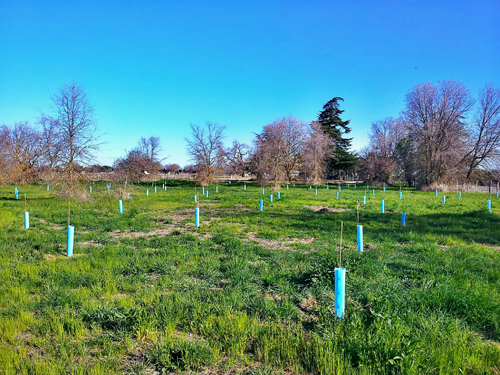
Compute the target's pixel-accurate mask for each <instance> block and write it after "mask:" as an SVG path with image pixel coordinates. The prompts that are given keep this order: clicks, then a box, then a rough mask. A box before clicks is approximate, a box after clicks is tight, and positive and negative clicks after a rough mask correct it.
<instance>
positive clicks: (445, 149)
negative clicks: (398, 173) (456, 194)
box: [404, 81, 473, 185]
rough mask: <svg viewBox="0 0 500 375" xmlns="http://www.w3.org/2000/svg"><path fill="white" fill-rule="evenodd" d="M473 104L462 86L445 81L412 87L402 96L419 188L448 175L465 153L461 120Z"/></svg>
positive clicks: (462, 120) (464, 134)
mask: <svg viewBox="0 0 500 375" xmlns="http://www.w3.org/2000/svg"><path fill="white" fill-rule="evenodd" d="M472 104H473V101H472V100H471V98H470V96H469V91H468V90H467V89H466V88H465V86H464V85H462V84H460V83H457V82H454V81H446V82H440V83H439V85H438V86H437V87H436V86H432V84H430V83H424V84H422V85H418V86H415V87H414V88H413V90H412V91H411V92H409V93H408V94H407V96H406V109H405V111H404V116H405V120H406V123H407V124H408V131H409V134H410V135H411V136H412V138H413V139H415V140H416V142H417V152H418V162H419V164H420V165H419V171H420V176H419V184H420V185H430V184H432V183H433V182H435V181H437V180H439V179H440V178H441V177H443V176H444V175H445V173H446V172H451V171H452V170H453V168H455V167H456V166H457V165H458V164H459V163H460V160H461V156H462V155H463V153H464V151H465V147H466V144H465V138H466V130H465V124H464V118H465V115H466V113H467V111H468V110H469V109H470V108H471V106H472Z"/></svg>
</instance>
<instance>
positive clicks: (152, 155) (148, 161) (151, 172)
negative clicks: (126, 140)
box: [114, 137, 163, 180]
mask: <svg viewBox="0 0 500 375" xmlns="http://www.w3.org/2000/svg"><path fill="white" fill-rule="evenodd" d="M160 150H161V146H160V138H159V137H149V138H144V137H142V138H141V139H140V140H139V143H138V145H137V147H136V148H134V149H133V150H131V151H129V152H128V153H127V156H126V157H124V158H120V159H117V160H116V161H115V163H114V167H115V168H116V169H117V171H118V173H119V174H120V175H123V176H124V178H126V179H132V180H141V179H143V178H144V177H146V176H147V177H148V179H155V178H156V177H157V176H158V173H159V172H160V170H161V169H162V168H163V166H162V165H161V163H160V159H159V152H160Z"/></svg>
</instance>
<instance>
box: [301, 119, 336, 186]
mask: <svg viewBox="0 0 500 375" xmlns="http://www.w3.org/2000/svg"><path fill="white" fill-rule="evenodd" d="M331 145H332V139H331V138H330V137H329V136H328V135H326V134H325V133H324V132H323V129H322V127H321V124H320V123H319V122H318V121H313V122H312V123H311V126H310V129H309V134H308V136H307V138H306V140H305V142H304V151H303V154H302V163H301V164H302V171H303V173H304V175H305V176H306V178H308V179H310V180H312V183H314V184H318V183H320V182H321V179H322V178H323V177H324V175H325V173H326V167H327V164H328V161H327V157H328V155H329V152H330V150H331Z"/></svg>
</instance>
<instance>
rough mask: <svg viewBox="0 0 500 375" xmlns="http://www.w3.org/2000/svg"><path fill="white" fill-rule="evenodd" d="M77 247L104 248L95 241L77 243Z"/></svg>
mask: <svg viewBox="0 0 500 375" xmlns="http://www.w3.org/2000/svg"><path fill="white" fill-rule="evenodd" d="M78 246H82V247H89V246H104V245H103V244H102V243H100V242H97V241H95V240H90V241H83V242H78Z"/></svg>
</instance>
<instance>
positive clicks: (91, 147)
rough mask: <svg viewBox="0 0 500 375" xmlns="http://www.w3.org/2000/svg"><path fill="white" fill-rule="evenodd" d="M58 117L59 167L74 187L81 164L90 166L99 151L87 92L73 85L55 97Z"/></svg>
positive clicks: (63, 89) (55, 122) (56, 120)
mask: <svg viewBox="0 0 500 375" xmlns="http://www.w3.org/2000/svg"><path fill="white" fill-rule="evenodd" d="M52 101H53V102H54V106H55V110H56V112H57V116H56V117H53V118H49V120H48V121H52V122H53V124H54V127H55V130H56V131H57V133H58V135H59V137H60V139H59V143H58V144H59V146H60V154H59V155H60V164H61V166H62V167H63V168H64V170H65V172H66V173H67V175H68V180H69V183H70V188H71V189H72V187H73V186H74V171H75V166H76V165H78V164H87V163H88V162H90V161H91V160H92V158H93V154H94V152H95V151H96V150H97V149H98V147H99V144H98V142H97V141H98V135H97V129H96V122H95V120H94V118H93V108H92V107H91V106H90V104H89V102H88V99H87V95H86V94H85V91H84V90H83V89H82V88H81V87H80V86H77V85H76V84H74V83H71V84H68V85H66V86H64V87H63V88H61V90H60V91H59V92H58V93H57V94H56V95H55V96H54V97H53V98H52Z"/></svg>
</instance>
